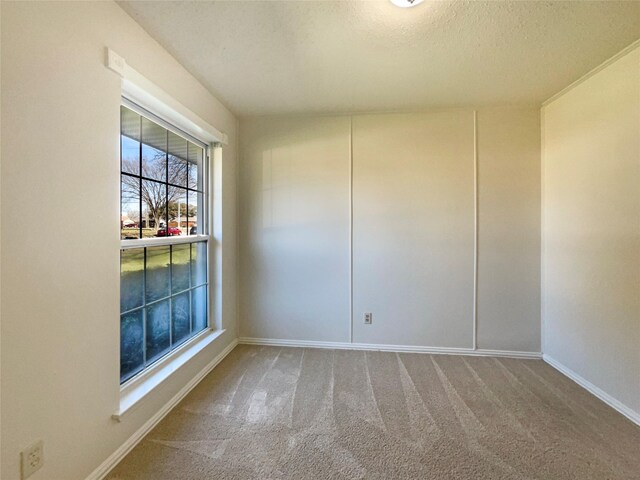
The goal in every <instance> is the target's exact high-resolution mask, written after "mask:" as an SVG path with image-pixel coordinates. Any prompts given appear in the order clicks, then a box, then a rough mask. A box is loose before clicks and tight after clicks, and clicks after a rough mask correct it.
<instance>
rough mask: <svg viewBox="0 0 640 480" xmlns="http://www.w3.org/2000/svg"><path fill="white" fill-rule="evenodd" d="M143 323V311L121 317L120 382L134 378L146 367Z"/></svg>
mask: <svg viewBox="0 0 640 480" xmlns="http://www.w3.org/2000/svg"><path fill="white" fill-rule="evenodd" d="M142 321H143V320H142V309H140V310H136V311H134V312H129V313H125V314H124V315H122V316H121V317H120V382H124V381H125V380H127V379H128V378H130V377H132V376H133V375H135V374H136V373H137V372H139V371H140V370H142V367H143V366H144V344H143V342H144V338H143V334H144V333H143V332H144V329H143V327H142Z"/></svg>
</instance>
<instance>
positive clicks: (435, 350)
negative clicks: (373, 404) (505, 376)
mask: <svg viewBox="0 0 640 480" xmlns="http://www.w3.org/2000/svg"><path fill="white" fill-rule="evenodd" d="M239 343H241V344H245V345H273V346H278V347H310V348H333V349H339V350H372V351H381V352H411V353H431V354H448V355H470V356H476V357H510V358H528V359H540V358H542V354H541V353H539V352H519V351H511V350H484V349H475V350H474V349H473V348H452V347H420V346H412V345H381V344H371V343H349V342H316V341H311V340H283V339H274V338H251V337H241V338H240V339H239Z"/></svg>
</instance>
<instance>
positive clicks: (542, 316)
mask: <svg viewBox="0 0 640 480" xmlns="http://www.w3.org/2000/svg"><path fill="white" fill-rule="evenodd" d="M545 112H546V107H545V106H543V107H542V108H541V109H540V351H541V352H542V353H544V352H546V350H547V348H546V334H545V332H546V328H545V327H546V325H545V323H546V318H547V316H546V314H545V310H546V301H545V297H546V295H545V291H546V289H545V231H546V230H545V165H546V161H545V158H546V146H545V137H546V135H545Z"/></svg>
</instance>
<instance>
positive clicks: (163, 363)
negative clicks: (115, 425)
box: [111, 330, 224, 422]
mask: <svg viewBox="0 0 640 480" xmlns="http://www.w3.org/2000/svg"><path fill="white" fill-rule="evenodd" d="M223 333H224V330H206V331H204V332H202V333H201V334H199V335H197V336H195V337H194V338H192V339H191V340H189V341H188V342H186V343H185V344H184V345H181V346H180V347H178V348H177V349H176V350H174V351H173V352H171V353H169V354H168V355H167V356H166V357H164V358H163V359H161V360H159V361H158V362H157V363H156V364H154V365H152V366H150V367H149V368H148V369H147V370H144V371H143V372H141V373H140V374H139V375H138V376H136V377H134V378H132V379H131V380H129V381H127V382H126V383H125V384H123V385H122V387H120V407H119V408H118V411H117V412H116V413H114V414H113V415H112V416H111V418H113V419H114V420H116V421H118V422H120V421H122V418H123V417H124V416H125V415H126V414H127V413H128V412H130V411H131V410H133V409H134V407H135V406H136V405H138V404H139V403H140V401H141V400H142V399H143V398H145V397H146V396H147V394H149V393H151V392H152V391H154V390H155V389H156V388H157V387H158V386H160V385H161V384H162V383H163V382H164V381H165V380H166V379H168V378H169V377H170V376H171V375H172V374H173V373H174V372H175V371H176V370H178V369H179V368H180V367H182V366H183V365H184V364H185V363H187V362H188V361H189V360H191V359H192V358H193V357H195V356H196V355H197V354H198V353H200V352H201V351H202V350H203V349H204V348H205V347H206V346H207V345H210V344H211V343H212V342H213V341H214V340H215V339H216V338H218V337H220V336H221V335H222V334H223Z"/></svg>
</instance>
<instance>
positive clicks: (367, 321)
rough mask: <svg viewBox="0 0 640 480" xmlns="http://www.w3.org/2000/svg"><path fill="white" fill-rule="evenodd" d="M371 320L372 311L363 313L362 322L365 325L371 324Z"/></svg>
mask: <svg viewBox="0 0 640 480" xmlns="http://www.w3.org/2000/svg"><path fill="white" fill-rule="evenodd" d="M371 322H373V313H370V312H369V313H365V314H364V323H365V324H366V325H371Z"/></svg>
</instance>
